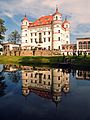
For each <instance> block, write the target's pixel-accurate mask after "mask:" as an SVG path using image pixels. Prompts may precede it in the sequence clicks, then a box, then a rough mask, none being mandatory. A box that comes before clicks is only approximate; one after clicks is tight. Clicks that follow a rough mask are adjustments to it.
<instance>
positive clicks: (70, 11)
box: [0, 0, 90, 43]
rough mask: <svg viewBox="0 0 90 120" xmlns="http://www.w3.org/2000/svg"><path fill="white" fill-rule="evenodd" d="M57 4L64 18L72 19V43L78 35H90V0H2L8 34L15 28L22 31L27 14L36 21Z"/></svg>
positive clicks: (0, 12)
mask: <svg viewBox="0 0 90 120" xmlns="http://www.w3.org/2000/svg"><path fill="white" fill-rule="evenodd" d="M56 5H58V8H59V12H60V13H62V14H63V18H64V17H65V16H67V18H68V20H69V21H70V28H71V43H74V42H76V38H77V37H90V8H89V7H90V0H0V18H3V19H4V21H5V25H6V27H7V29H8V30H7V32H6V35H8V34H10V32H12V31H14V30H18V31H19V32H20V27H21V26H20V25H21V20H22V19H23V17H24V15H25V14H26V15H27V17H28V19H29V20H31V21H34V20H35V19H37V18H39V17H41V16H43V15H49V14H53V13H54V12H55V8H56Z"/></svg>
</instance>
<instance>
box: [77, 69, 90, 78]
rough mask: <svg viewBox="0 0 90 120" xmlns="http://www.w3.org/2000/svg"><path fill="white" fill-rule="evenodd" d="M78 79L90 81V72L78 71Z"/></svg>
mask: <svg viewBox="0 0 90 120" xmlns="http://www.w3.org/2000/svg"><path fill="white" fill-rule="evenodd" d="M76 79H78V80H90V71H85V70H76Z"/></svg>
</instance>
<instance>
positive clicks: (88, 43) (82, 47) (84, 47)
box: [77, 38, 90, 55]
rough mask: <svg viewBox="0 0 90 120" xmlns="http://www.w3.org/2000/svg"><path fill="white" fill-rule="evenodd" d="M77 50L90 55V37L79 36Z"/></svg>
mask: <svg viewBox="0 0 90 120" xmlns="http://www.w3.org/2000/svg"><path fill="white" fill-rule="evenodd" d="M77 51H78V52H79V53H80V54H84V53H85V52H86V53H87V55H90V38H77Z"/></svg>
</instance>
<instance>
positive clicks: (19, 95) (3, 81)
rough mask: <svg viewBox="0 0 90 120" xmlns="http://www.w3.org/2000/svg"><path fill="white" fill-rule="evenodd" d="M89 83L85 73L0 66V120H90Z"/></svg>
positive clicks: (43, 68) (88, 73)
mask: <svg viewBox="0 0 90 120" xmlns="http://www.w3.org/2000/svg"><path fill="white" fill-rule="evenodd" d="M87 80H88V81H87ZM89 80H90V71H87V70H76V69H73V70H70V69H62V68H48V67H33V66H19V65H0V103H1V105H0V120H6V119H7V118H8V119H13V120H14V119H15V120H16V119H17V120H20V119H22V120H25V119H31V120H35V119H42V120H59V119H61V120H66V119H69V120H74V118H75V119H77V120H89V119H90V116H89V111H90V107H89V106H90V102H89V101H90V96H89V93H90V82H89ZM26 98H27V99H26ZM42 98H43V99H42ZM61 100H62V101H61ZM54 103H55V104H54ZM58 103H60V104H58ZM55 105H56V106H57V105H58V107H56V106H55ZM83 108H84V109H83ZM8 109H10V110H11V111H9V110H8ZM76 111H77V112H76ZM71 113H72V114H71ZM13 116H14V117H13ZM87 116H88V118H89V119H87Z"/></svg>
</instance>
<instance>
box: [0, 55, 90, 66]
mask: <svg viewBox="0 0 90 120" xmlns="http://www.w3.org/2000/svg"><path fill="white" fill-rule="evenodd" d="M0 63H1V64H21V65H31V64H33V65H50V66H53V65H57V64H62V63H69V64H70V65H71V66H72V67H74V66H77V67H90V56H87V57H85V58H84V56H65V58H63V56H55V57H42V56H0Z"/></svg>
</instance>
